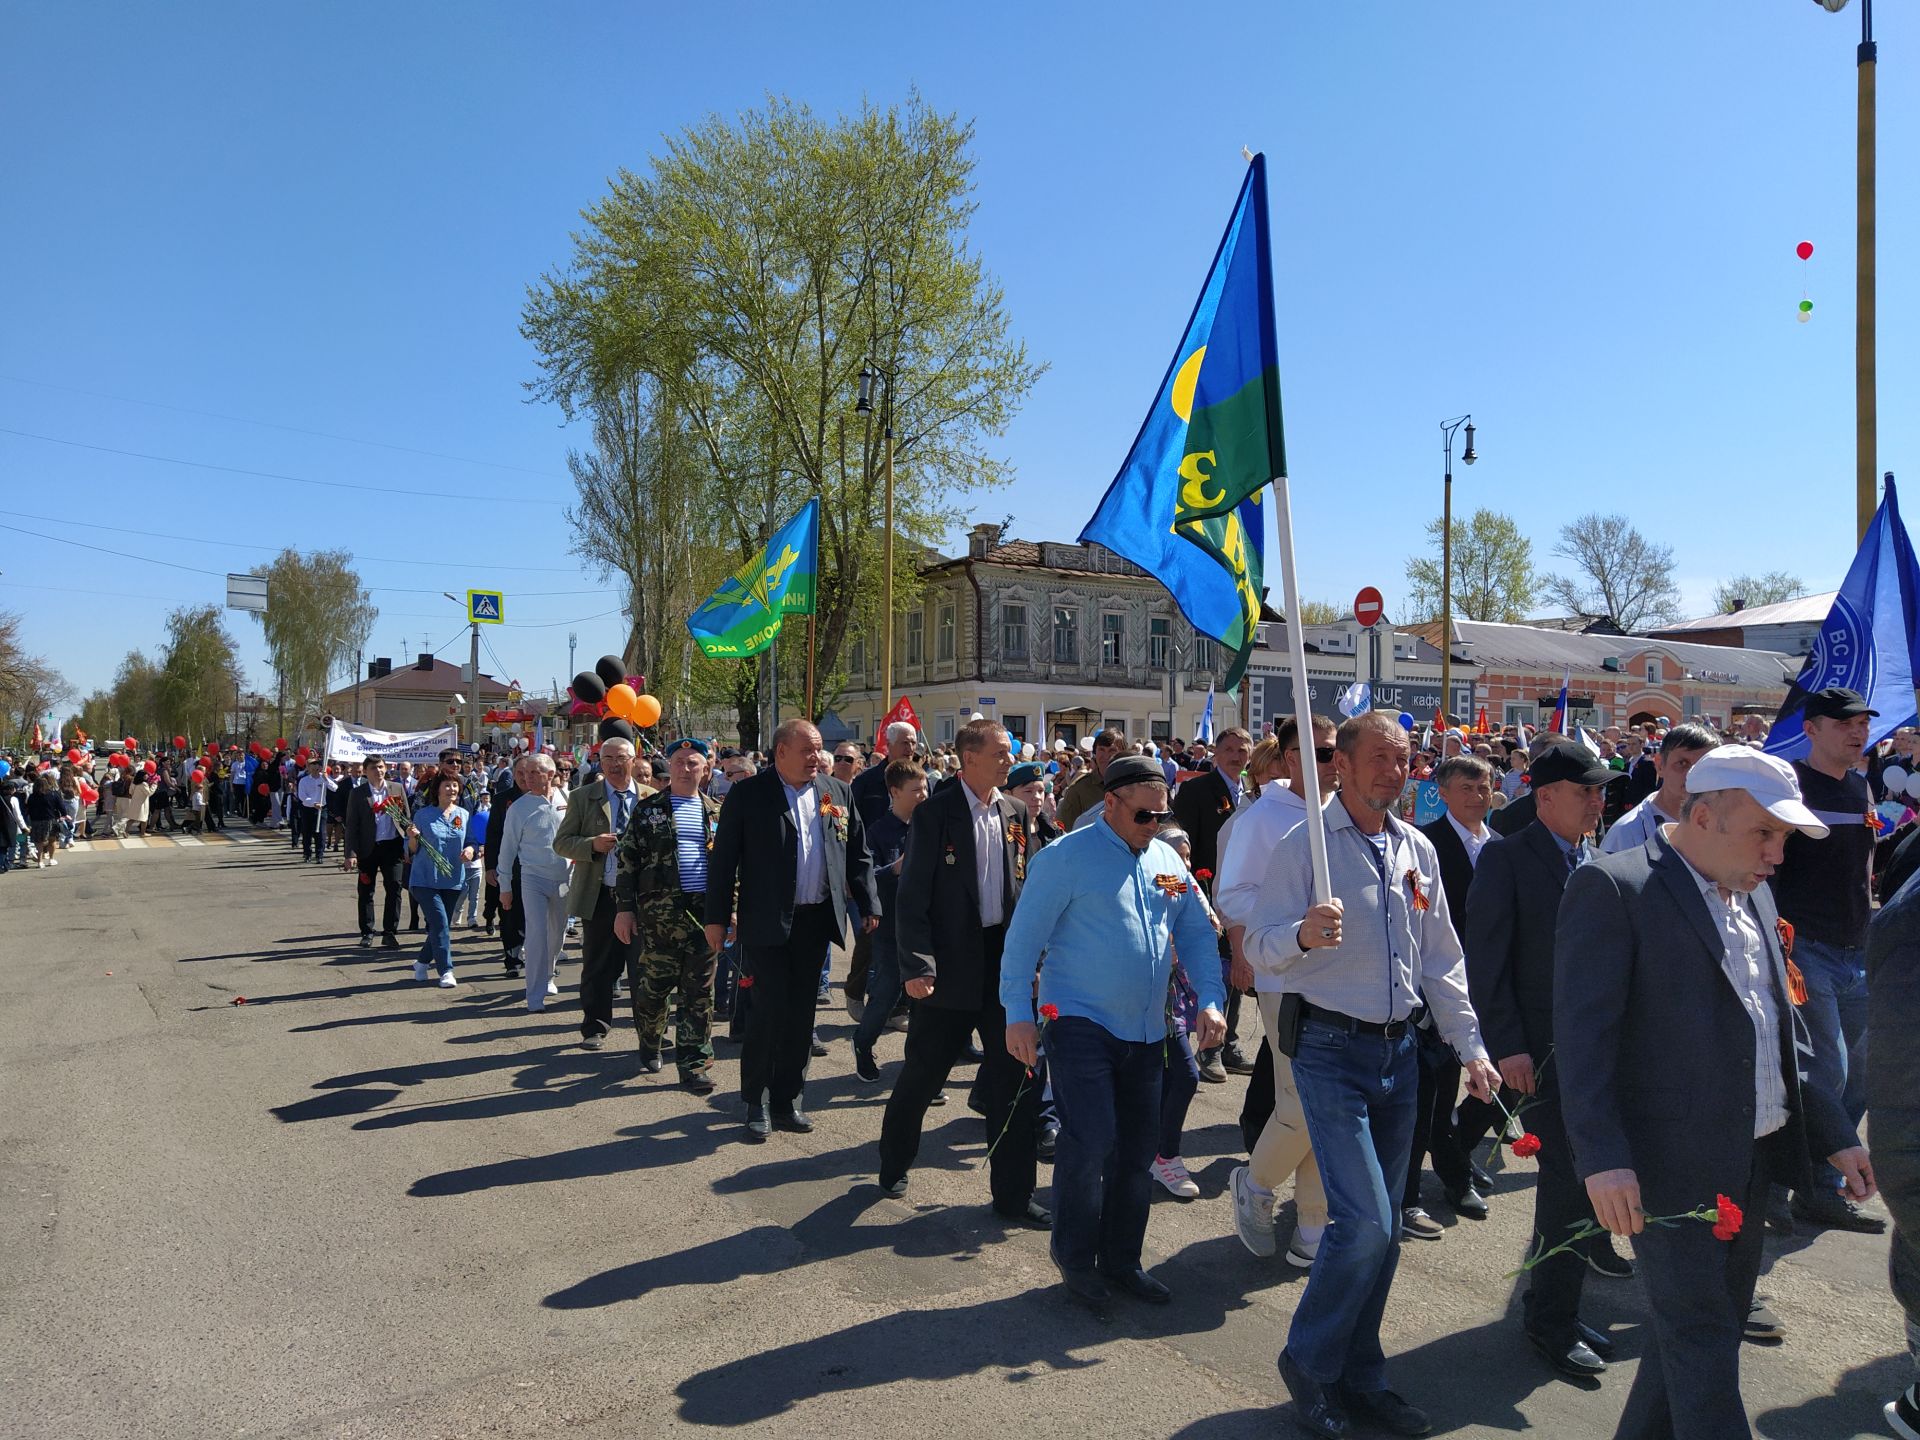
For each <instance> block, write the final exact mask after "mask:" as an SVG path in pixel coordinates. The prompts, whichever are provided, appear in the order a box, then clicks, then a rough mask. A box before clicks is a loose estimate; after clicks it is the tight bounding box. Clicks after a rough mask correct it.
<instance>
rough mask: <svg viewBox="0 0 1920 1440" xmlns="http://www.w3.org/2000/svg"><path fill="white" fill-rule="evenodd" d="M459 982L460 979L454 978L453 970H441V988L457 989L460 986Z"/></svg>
mask: <svg viewBox="0 0 1920 1440" xmlns="http://www.w3.org/2000/svg"><path fill="white" fill-rule="evenodd" d="M459 984H460V982H459V981H458V980H456V979H454V978H453V971H451V970H445V971H442V972H441V975H440V988H441V989H442V990H453V989H457V988H458V987H459Z"/></svg>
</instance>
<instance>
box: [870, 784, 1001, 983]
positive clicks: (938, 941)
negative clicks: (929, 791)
mask: <svg viewBox="0 0 1920 1440" xmlns="http://www.w3.org/2000/svg"><path fill="white" fill-rule="evenodd" d="M994 804H995V807H996V808H997V809H998V810H999V812H1000V823H999V830H1000V835H1001V840H1000V863H1001V866H1002V869H1001V876H1002V882H1003V887H1004V894H1005V895H1006V905H1005V907H1004V911H1005V913H1004V915H1003V917H1002V918H1003V919H1004V920H1011V919H1012V918H1013V907H1014V904H1015V902H1016V901H1017V900H1018V899H1019V898H1020V887H1021V886H1022V885H1023V884H1024V883H1025V882H1026V878H1027V857H1028V847H1029V845H1030V843H1031V842H1030V840H1029V837H1028V831H1027V807H1026V806H1025V805H1023V804H1021V803H1020V802H1019V801H1018V800H1014V799H1011V798H1009V797H1008V796H1005V795H1002V796H1000V797H999V798H998V799H997V800H996V801H995V802H994ZM893 923H894V936H895V943H896V944H897V946H898V949H899V952H900V978H901V980H903V981H906V980H922V979H925V980H932V981H933V982H934V987H933V994H931V995H929V996H928V997H927V998H926V999H925V1000H922V1001H919V1002H918V1003H919V1004H922V1005H932V1006H934V1007H936V1008H939V1009H945V1010H979V1009H981V1008H982V1007H983V1006H984V1005H986V1004H987V1003H988V1001H989V1000H991V1001H992V1002H993V1003H996V1004H997V1003H998V998H999V991H1000V967H999V965H998V964H997V963H992V964H990V963H988V960H987V956H986V946H985V944H984V943H983V941H982V940H981V929H980V875H979V856H978V854H977V852H976V851H975V849H974V843H973V816H972V814H971V813H970V810H969V805H968V800H967V791H966V787H965V786H964V785H949V786H947V787H946V789H944V790H942V791H941V792H940V793H939V794H938V795H934V796H931V797H929V798H928V799H927V800H926V802H925V803H923V804H922V805H921V806H920V808H919V809H917V810H915V811H914V812H913V825H912V828H911V829H910V830H909V831H908V833H907V858H906V863H905V864H904V865H902V866H901V868H900V895H899V900H898V901H897V902H896V904H895V907H894V917H893Z"/></svg>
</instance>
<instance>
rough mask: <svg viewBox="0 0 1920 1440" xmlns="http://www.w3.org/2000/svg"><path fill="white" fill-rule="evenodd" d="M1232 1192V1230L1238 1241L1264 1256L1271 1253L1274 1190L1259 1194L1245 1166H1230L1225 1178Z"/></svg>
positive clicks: (1272, 1244)
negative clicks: (1231, 1167)
mask: <svg viewBox="0 0 1920 1440" xmlns="http://www.w3.org/2000/svg"><path fill="white" fill-rule="evenodd" d="M1228 1186H1229V1188H1231V1189H1232V1191H1233V1231H1234V1234H1236V1235H1238V1236H1239V1237H1240V1243H1241V1244H1242V1245H1244V1246H1246V1247H1247V1249H1248V1250H1250V1251H1252V1252H1253V1253H1254V1254H1255V1255H1258V1256H1259V1257H1260V1258H1261V1259H1263V1260H1264V1259H1266V1258H1267V1257H1268V1256H1270V1255H1272V1254H1273V1252H1274V1248H1275V1247H1274V1242H1273V1192H1272V1191H1267V1192H1266V1193H1265V1194H1262V1193H1261V1192H1260V1191H1258V1190H1256V1189H1255V1188H1254V1185H1253V1176H1252V1175H1251V1174H1249V1173H1248V1170H1247V1167H1246V1166H1245V1165H1236V1166H1234V1167H1233V1174H1232V1175H1231V1176H1230V1177H1229V1178H1228Z"/></svg>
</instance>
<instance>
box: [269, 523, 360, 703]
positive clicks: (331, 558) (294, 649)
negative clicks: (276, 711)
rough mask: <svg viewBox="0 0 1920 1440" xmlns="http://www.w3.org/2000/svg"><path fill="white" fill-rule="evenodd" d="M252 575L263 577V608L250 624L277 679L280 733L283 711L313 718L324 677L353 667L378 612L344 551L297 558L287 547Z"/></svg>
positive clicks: (330, 551) (300, 555) (328, 551)
mask: <svg viewBox="0 0 1920 1440" xmlns="http://www.w3.org/2000/svg"><path fill="white" fill-rule="evenodd" d="M253 573H254V574H255V575H264V576H266V577H267V608H266V610H265V611H264V612H254V619H256V620H258V621H259V622H260V627H261V629H262V630H263V631H264V632H265V635H266V642H267V654H268V656H269V658H271V660H272V661H273V668H274V673H275V675H276V677H277V679H278V683H279V690H280V698H281V708H282V712H283V713H282V718H281V721H280V726H281V729H282V733H284V731H285V723H286V722H285V714H284V712H285V710H286V709H288V708H291V709H292V711H293V713H294V716H295V718H296V719H304V718H305V717H307V716H308V715H310V714H312V713H314V711H315V709H316V707H317V706H318V704H319V702H320V699H321V697H322V696H323V695H325V694H326V691H327V680H328V677H329V676H331V675H334V674H336V673H338V672H339V671H340V670H342V669H343V668H345V667H346V666H348V665H350V664H352V662H353V652H354V651H355V649H357V648H358V647H359V646H361V645H364V644H365V643H366V639H367V636H368V634H369V633H370V632H371V631H372V630H373V622H374V620H375V618H376V617H377V616H378V615H379V613H380V612H379V611H378V610H377V609H375V608H374V604H373V597H372V596H371V595H370V594H368V593H367V589H366V587H365V586H364V585H362V584H361V583H360V576H359V574H358V573H357V572H356V571H355V570H354V568H353V557H352V556H351V555H349V554H348V553H347V552H346V551H345V550H316V551H314V552H313V553H312V554H310V555H302V554H301V553H300V552H299V551H298V550H294V549H291V548H289V549H286V550H282V551H281V552H280V554H279V555H278V556H277V557H276V558H275V559H274V560H273V562H272V563H271V564H269V565H261V566H256V567H255V568H254V571H253Z"/></svg>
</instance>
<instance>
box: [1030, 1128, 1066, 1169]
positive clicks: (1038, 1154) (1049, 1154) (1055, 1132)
mask: <svg viewBox="0 0 1920 1440" xmlns="http://www.w3.org/2000/svg"><path fill="white" fill-rule="evenodd" d="M1059 1144H1060V1127H1059V1125H1057V1124H1056V1123H1054V1122H1053V1121H1051V1120H1049V1121H1047V1122H1046V1124H1044V1125H1042V1126H1041V1127H1040V1133H1039V1134H1038V1135H1037V1136H1035V1137H1034V1141H1033V1153H1034V1156H1035V1158H1037V1159H1040V1160H1051V1159H1053V1152H1054V1150H1055V1149H1056V1148H1057V1147H1058V1146H1059Z"/></svg>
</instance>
